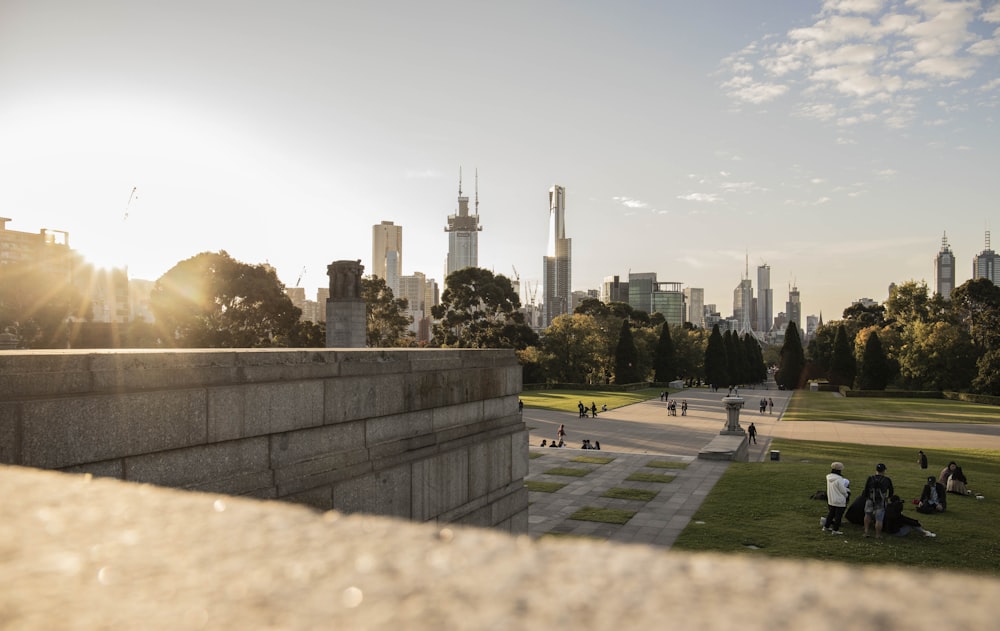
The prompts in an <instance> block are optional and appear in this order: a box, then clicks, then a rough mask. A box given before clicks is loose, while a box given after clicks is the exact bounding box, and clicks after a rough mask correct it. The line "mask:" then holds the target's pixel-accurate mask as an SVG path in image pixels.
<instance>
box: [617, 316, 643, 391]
mask: <svg viewBox="0 0 1000 631" xmlns="http://www.w3.org/2000/svg"><path fill="white" fill-rule="evenodd" d="M638 360H639V353H638V351H637V350H636V348H635V340H633V339H632V329H631V328H630V327H629V325H628V320H623V321H622V330H621V334H620V335H619V336H618V347H617V348H616V349H615V383H636V382H637V381H639V374H638V370H637V366H638V363H639V362H638Z"/></svg>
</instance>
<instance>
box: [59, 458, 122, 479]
mask: <svg viewBox="0 0 1000 631" xmlns="http://www.w3.org/2000/svg"><path fill="white" fill-rule="evenodd" d="M61 471H62V472H63V473H74V474H90V475H92V476H94V477H95V478H114V479H116V480H124V479H125V461H124V460H105V461H103V462H88V463H86V464H79V465H76V466H75V467H66V468H65V469H61Z"/></svg>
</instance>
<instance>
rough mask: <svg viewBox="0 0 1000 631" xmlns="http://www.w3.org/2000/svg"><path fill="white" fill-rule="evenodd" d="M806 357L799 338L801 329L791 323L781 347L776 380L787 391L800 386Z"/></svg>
mask: <svg viewBox="0 0 1000 631" xmlns="http://www.w3.org/2000/svg"><path fill="white" fill-rule="evenodd" d="M805 365H806V357H805V353H804V352H803V350H802V338H800V337H799V327H797V326H795V322H794V321H792V322H789V323H788V328H787V329H785V343H784V344H782V346H781V364H780V365H779V366H778V373H777V374H776V375H775V379H776V380H777V382H778V385H779V386H781V387H782V388H784V389H785V390H794V389H795V388H798V387H799V385H800V381H801V378H802V371H803V370H804V369H805Z"/></svg>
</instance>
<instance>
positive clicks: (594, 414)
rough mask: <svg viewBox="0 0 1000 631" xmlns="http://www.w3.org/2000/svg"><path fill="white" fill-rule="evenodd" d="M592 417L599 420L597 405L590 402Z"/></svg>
mask: <svg viewBox="0 0 1000 631" xmlns="http://www.w3.org/2000/svg"><path fill="white" fill-rule="evenodd" d="M590 416H592V417H593V418H597V404H596V403H594V402H593V401H591V402H590Z"/></svg>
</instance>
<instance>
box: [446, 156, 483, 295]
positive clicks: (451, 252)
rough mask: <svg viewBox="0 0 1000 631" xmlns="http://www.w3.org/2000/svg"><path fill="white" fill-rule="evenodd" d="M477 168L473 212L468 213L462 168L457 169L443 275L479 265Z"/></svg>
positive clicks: (477, 171)
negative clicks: (455, 205) (454, 209)
mask: <svg viewBox="0 0 1000 631" xmlns="http://www.w3.org/2000/svg"><path fill="white" fill-rule="evenodd" d="M482 229H483V227H482V226H480V225H479V170H478V169H477V170H476V205H475V214H472V215H470V214H469V198H468V196H465V195H463V194H462V168H461V167H459V169H458V212H457V213H456V214H454V215H448V225H447V226H445V227H444V231H445V232H447V233H448V261H447V264H446V265H445V277H446V278H447V275H448V274H451V273H452V272H457V271H458V270H460V269H465V268H466V267H479V231H480V230H482Z"/></svg>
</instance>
